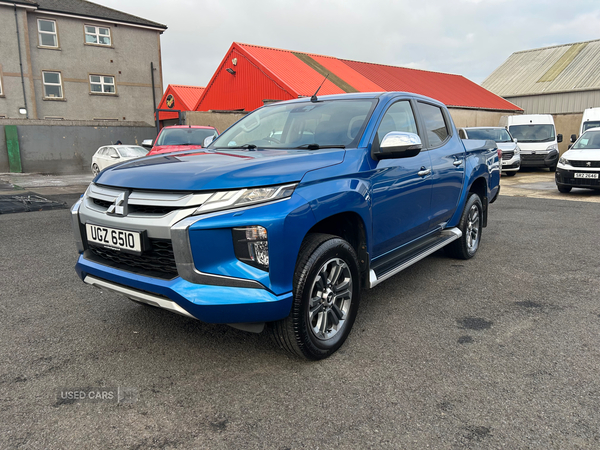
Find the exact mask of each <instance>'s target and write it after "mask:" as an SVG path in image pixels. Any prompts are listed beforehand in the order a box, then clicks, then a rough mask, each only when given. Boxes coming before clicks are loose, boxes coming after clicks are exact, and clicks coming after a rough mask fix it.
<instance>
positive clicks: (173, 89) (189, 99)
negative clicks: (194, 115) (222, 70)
mask: <svg viewBox="0 0 600 450" xmlns="http://www.w3.org/2000/svg"><path fill="white" fill-rule="evenodd" d="M203 92H204V88H203V87H198V86H182V85H180V84H170V85H169V86H167V89H166V90H165V93H164V94H163V96H162V99H161V100H160V103H159V104H158V109H173V110H180V111H194V108H195V106H196V104H197V103H198V100H200V97H201V96H202V93H203ZM158 117H159V120H161V121H163V120H169V119H177V118H178V114H177V113H176V112H162V111H161V112H159V114H158Z"/></svg>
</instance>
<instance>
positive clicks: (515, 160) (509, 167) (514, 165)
mask: <svg viewBox="0 0 600 450" xmlns="http://www.w3.org/2000/svg"><path fill="white" fill-rule="evenodd" d="M520 168H521V156H520V155H515V156H513V157H512V158H510V159H508V160H506V159H503V160H502V171H503V172H516V171H517V170H519V169H520Z"/></svg>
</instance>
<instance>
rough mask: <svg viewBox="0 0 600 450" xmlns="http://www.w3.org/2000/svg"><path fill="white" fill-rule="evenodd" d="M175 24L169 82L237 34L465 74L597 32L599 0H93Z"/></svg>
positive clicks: (167, 48) (197, 78)
mask: <svg viewBox="0 0 600 450" xmlns="http://www.w3.org/2000/svg"><path fill="white" fill-rule="evenodd" d="M92 1H95V3H99V4H102V5H105V6H108V7H111V8H115V9H118V10H120V11H123V12H127V13H130V14H133V15H136V16H139V17H143V18H145V19H148V20H153V21H155V22H159V23H163V24H165V25H167V26H168V27H169V28H168V30H167V31H165V33H164V34H163V35H162V63H163V77H164V83H165V86H164V87H165V88H166V86H167V85H168V84H186V85H194V86H206V84H207V83H208V82H209V80H210V78H211V76H212V75H213V73H214V71H215V70H216V68H217V67H218V65H219V63H220V62H221V60H222V59H223V57H224V56H225V53H226V51H227V50H228V49H229V47H230V46H231V43H232V42H234V41H237V42H243V43H247V44H254V45H263V46H267V47H275V48H282V49H287V50H295V51H301V52H307V53H316V54H321V55H328V56H336V57H338V58H344V59H351V60H357V61H365V62H374V63H380V64H389V65H395V66H404V67H412V68H417V69H426V70H434V71H438V72H447V73H455V74H460V75H463V76H465V77H467V78H469V79H470V80H472V81H475V82H476V83H481V82H482V81H483V80H485V78H486V77H487V76H489V75H490V74H491V73H492V72H493V71H494V70H495V69H496V68H497V67H498V66H499V65H501V64H502V63H503V62H504V61H505V60H506V58H508V57H509V56H510V54H511V53H513V52H515V51H519V50H527V49H533V48H539V47H545V46H549V45H557V44H565V43H572V42H579V41H586V40H593V39H600V1H599V0H570V1H568V2H567V1H557V0H549V1H542V0H421V1H409V0H370V1H369V0H366V1H365V0H362V1H357V0H320V1H319V0H302V1H297V0H245V1H244V0H211V1H207V0H162V1H161V0H92Z"/></svg>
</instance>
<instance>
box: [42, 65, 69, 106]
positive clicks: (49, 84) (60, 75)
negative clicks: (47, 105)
mask: <svg viewBox="0 0 600 450" xmlns="http://www.w3.org/2000/svg"><path fill="white" fill-rule="evenodd" d="M46 73H56V74H58V81H59V82H58V83H46V79H45V77H44V74H46ZM42 86H43V88H44V98H49V99H64V98H65V90H64V88H63V84H62V73H60V72H59V71H56V70H42ZM46 86H60V94H61V96H60V97H49V96H47V95H46Z"/></svg>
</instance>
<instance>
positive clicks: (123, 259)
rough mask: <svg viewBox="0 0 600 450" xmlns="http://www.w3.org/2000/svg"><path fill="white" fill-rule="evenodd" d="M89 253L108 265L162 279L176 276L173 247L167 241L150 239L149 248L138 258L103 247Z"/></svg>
mask: <svg viewBox="0 0 600 450" xmlns="http://www.w3.org/2000/svg"><path fill="white" fill-rule="evenodd" d="M90 251H91V252H92V253H93V254H94V255H95V256H97V257H99V258H101V259H103V260H105V261H107V262H109V263H111V264H109V265H111V266H113V265H116V266H117V268H120V267H119V266H121V267H122V266H127V267H132V268H134V269H137V270H136V272H140V271H141V272H142V273H144V272H151V273H159V274H163V278H174V277H176V276H177V266H176V264H175V255H174V254H173V245H172V244H171V241H170V240H168V239H150V248H149V249H147V250H146V251H144V253H142V254H141V255H140V256H138V255H132V254H131V253H123V252H120V251H118V250H113V249H110V248H104V247H92V246H90Z"/></svg>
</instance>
